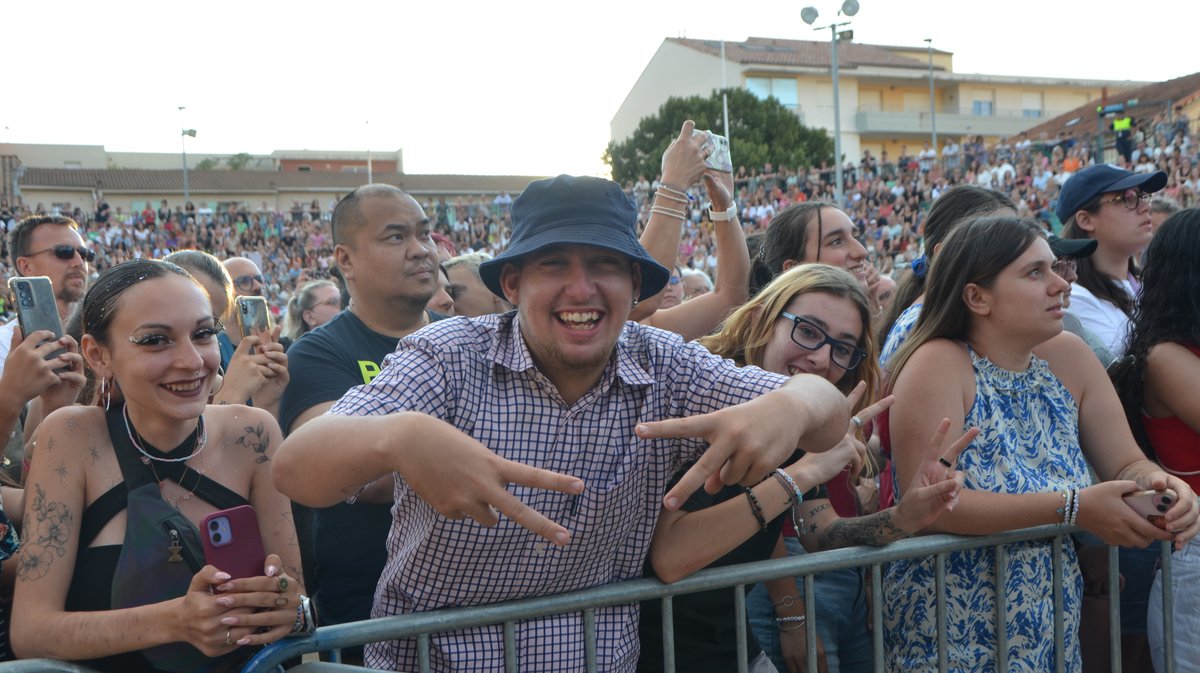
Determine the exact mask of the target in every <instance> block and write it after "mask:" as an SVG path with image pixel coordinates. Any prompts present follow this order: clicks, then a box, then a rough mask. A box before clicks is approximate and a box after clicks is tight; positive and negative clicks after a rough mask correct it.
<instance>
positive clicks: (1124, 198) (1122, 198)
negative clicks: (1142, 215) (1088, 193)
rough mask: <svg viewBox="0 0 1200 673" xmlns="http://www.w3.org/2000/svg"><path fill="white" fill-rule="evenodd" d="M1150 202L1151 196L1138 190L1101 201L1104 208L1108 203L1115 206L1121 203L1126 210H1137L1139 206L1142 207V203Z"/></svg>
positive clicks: (1131, 190) (1128, 191) (1130, 190)
mask: <svg viewBox="0 0 1200 673" xmlns="http://www.w3.org/2000/svg"><path fill="white" fill-rule="evenodd" d="M1149 200H1150V195H1149V194H1147V193H1146V192H1142V191H1138V190H1136V189H1126V190H1125V192H1124V193H1123V194H1119V195H1117V196H1116V198H1111V199H1100V205H1102V206H1103V205H1104V204H1106V203H1111V204H1114V205H1115V204H1118V203H1120V204H1122V205H1124V206H1125V210H1137V209H1138V206H1139V205H1141V204H1142V202H1144V201H1149Z"/></svg>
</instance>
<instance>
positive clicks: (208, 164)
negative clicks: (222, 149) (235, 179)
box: [196, 157, 220, 171]
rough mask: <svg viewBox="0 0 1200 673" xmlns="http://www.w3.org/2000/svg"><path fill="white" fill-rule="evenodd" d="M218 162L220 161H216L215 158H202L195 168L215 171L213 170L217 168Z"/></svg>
mask: <svg viewBox="0 0 1200 673" xmlns="http://www.w3.org/2000/svg"><path fill="white" fill-rule="evenodd" d="M219 163H220V162H219V161H217V160H216V159H213V158H211V157H209V158H207V159H203V160H201V161H200V162H199V163H197V164H196V170H198V171H215V170H217V165H218V164H219Z"/></svg>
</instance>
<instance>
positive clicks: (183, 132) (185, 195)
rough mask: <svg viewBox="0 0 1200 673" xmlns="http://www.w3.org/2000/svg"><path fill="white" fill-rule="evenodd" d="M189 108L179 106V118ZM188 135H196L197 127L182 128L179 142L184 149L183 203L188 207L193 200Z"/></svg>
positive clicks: (181, 117)
mask: <svg viewBox="0 0 1200 673" xmlns="http://www.w3.org/2000/svg"><path fill="white" fill-rule="evenodd" d="M186 109H187V108H186V107H184V106H182V105H180V106H179V118H180V119H181V120H182V119H183V111H184V110H186ZM188 136H191V137H193V138H195V137H196V129H182V130H181V131H180V133H179V144H180V146H181V147H182V149H183V204H184V206H185V207H186V206H187V202H188V201H191V194H190V193H189V192H188V164H187V139H188Z"/></svg>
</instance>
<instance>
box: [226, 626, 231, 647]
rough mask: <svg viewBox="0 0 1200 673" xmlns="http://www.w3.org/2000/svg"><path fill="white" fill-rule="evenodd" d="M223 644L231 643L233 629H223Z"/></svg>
mask: <svg viewBox="0 0 1200 673" xmlns="http://www.w3.org/2000/svg"><path fill="white" fill-rule="evenodd" d="M225 644H226V645H232V644H233V629H225Z"/></svg>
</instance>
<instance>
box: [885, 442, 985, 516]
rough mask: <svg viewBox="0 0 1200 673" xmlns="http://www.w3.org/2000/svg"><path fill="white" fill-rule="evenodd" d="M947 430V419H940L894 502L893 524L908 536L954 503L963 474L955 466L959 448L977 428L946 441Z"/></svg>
mask: <svg viewBox="0 0 1200 673" xmlns="http://www.w3.org/2000/svg"><path fill="white" fill-rule="evenodd" d="M949 433H950V419H948V418H944V419H942V422H941V423H939V424H938V428H937V430H936V431H935V432H934V433H933V437H931V438H930V439H929V450H928V451H926V452H925V460H924V461H922V463H921V468H920V469H919V470H918V471H917V473H916V474H915V475H914V476H913V479H912V481H911V482H909V485H908V488H907V489H905V490H904V496H903V497H902V498H901V499H900V503H899V504H898V505H896V513H895V516H894V518H893V523H894V524H895V525H896V527H897V528H900V529H901V530H903V531H904V532H906V533H909V534H910V535H911V534H915V533H917V532H919V531H921V530H924V529H925V528H928V527H929V526H930V525H932V524H933V522H934V521H937V520H938V517H940V516H941V515H942V514H944V513H945V512H949V511H951V510H953V509H954V507H955V506H956V505H958V498H959V495H960V494H961V493H962V489H963V479H964V477H963V473H962V472H959V471H957V470H956V469H955V466H956V465H958V459H959V457H960V456H961V455H962V452H963V450H964V449H966V448H967V447H968V446H970V445H971V442H973V441H975V437H977V436H978V435H979V428H971V429H969V430H967V431H966V432H964V433H963V434H962V435H960V436H959V437H958V439H955V440H954V441H953V442H949V444H947V442H948V440H949V437H948V435H949Z"/></svg>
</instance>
